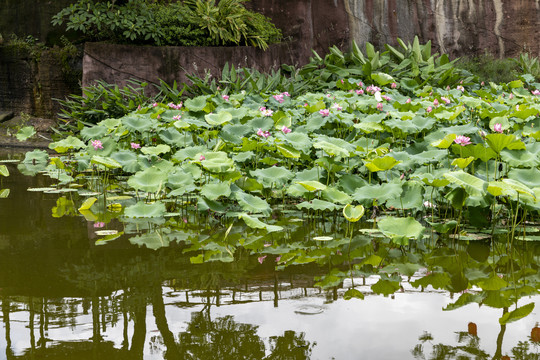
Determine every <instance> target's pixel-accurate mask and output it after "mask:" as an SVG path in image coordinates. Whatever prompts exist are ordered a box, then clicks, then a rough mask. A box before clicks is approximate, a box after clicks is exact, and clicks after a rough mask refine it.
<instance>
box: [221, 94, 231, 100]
mask: <svg viewBox="0 0 540 360" xmlns="http://www.w3.org/2000/svg"><path fill="white" fill-rule="evenodd" d="M221 97H222V98H223V100H225V101H229V95H221Z"/></svg>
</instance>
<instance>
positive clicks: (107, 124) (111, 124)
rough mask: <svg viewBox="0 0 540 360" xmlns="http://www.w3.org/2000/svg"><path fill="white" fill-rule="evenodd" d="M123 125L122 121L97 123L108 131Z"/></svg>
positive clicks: (107, 120) (110, 120)
mask: <svg viewBox="0 0 540 360" xmlns="http://www.w3.org/2000/svg"><path fill="white" fill-rule="evenodd" d="M121 124H122V120H121V119H105V120H102V121H100V122H98V123H97V125H99V126H102V127H105V128H107V129H108V130H114V129H116V128H117V127H119V126H120V125H121Z"/></svg>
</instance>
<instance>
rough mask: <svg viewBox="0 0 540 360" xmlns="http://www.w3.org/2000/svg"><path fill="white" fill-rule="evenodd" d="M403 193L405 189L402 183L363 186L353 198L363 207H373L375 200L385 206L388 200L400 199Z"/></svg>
mask: <svg viewBox="0 0 540 360" xmlns="http://www.w3.org/2000/svg"><path fill="white" fill-rule="evenodd" d="M402 192H403V187H402V185H401V184H400V183H384V184H382V185H366V186H362V187H360V188H358V189H356V191H355V192H354V194H353V195H352V197H353V199H354V200H356V201H358V202H359V203H361V204H362V205H364V206H369V207H371V206H372V205H373V202H374V201H375V200H376V201H377V203H378V204H384V203H385V202H387V201H388V200H391V199H396V198H398V197H399V196H400V195H401V193H402Z"/></svg>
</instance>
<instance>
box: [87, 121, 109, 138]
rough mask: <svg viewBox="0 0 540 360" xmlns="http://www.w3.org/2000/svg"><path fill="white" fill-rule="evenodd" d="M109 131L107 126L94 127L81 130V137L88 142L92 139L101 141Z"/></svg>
mask: <svg viewBox="0 0 540 360" xmlns="http://www.w3.org/2000/svg"><path fill="white" fill-rule="evenodd" d="M108 131H109V129H108V128H107V127H105V126H99V125H98V126H92V127H85V128H84V129H82V130H81V137H82V138H83V139H84V140H86V141H88V140H92V139H101V138H102V137H104V136H105V135H106V134H107V132H108Z"/></svg>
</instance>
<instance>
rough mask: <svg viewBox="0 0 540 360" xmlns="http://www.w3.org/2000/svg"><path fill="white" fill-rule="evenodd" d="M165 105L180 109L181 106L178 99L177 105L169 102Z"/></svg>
mask: <svg viewBox="0 0 540 360" xmlns="http://www.w3.org/2000/svg"><path fill="white" fill-rule="evenodd" d="M167 106H168V107H169V109H174V110H180V108H181V107H182V102H181V101H180V104H178V105H176V104H174V103H172V102H170V103H168V104H167Z"/></svg>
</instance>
